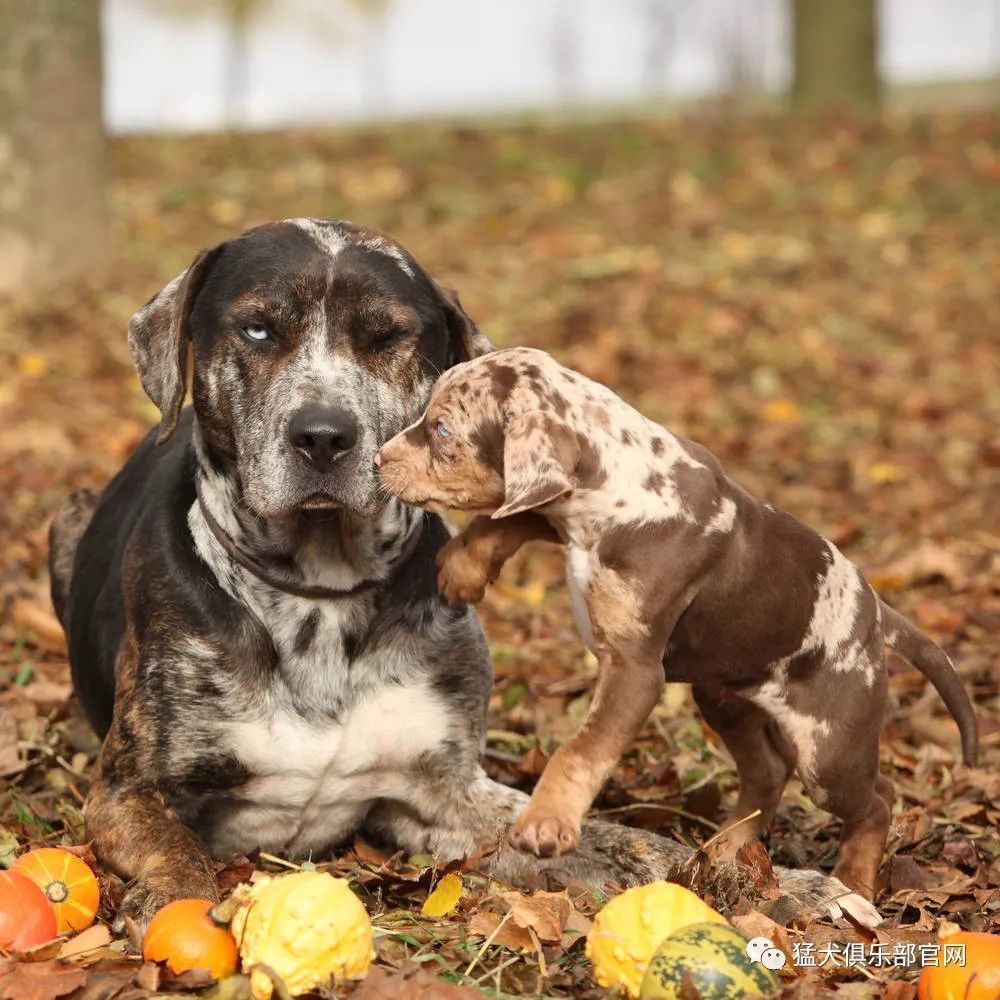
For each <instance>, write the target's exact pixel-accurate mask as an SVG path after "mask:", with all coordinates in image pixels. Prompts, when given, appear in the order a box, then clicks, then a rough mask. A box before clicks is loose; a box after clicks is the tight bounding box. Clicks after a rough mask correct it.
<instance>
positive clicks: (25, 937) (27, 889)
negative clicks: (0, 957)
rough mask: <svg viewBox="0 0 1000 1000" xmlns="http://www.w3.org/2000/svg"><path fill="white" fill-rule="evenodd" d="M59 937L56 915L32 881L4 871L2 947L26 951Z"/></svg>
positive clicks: (1, 881)
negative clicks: (57, 934)
mask: <svg viewBox="0 0 1000 1000" xmlns="http://www.w3.org/2000/svg"><path fill="white" fill-rule="evenodd" d="M55 936H56V915H55V913H53V912H52V907H51V906H49V901H48V900H47V899H46V898H45V893H44V892H42V890H41V889H39V888H38V886H37V885H35V883H34V882H32V881H31V879H29V878H25V877H24V876H23V875H18V873H17V872H13V871H8V872H5V871H0V948H9V949H11V950H12V951H24V950H25V949H27V948H34V947H35V945H36V944H44V943H45V942H46V941H51V940H52V939H53V938H54V937H55Z"/></svg>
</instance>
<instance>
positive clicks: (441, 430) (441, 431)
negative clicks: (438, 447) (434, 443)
mask: <svg viewBox="0 0 1000 1000" xmlns="http://www.w3.org/2000/svg"><path fill="white" fill-rule="evenodd" d="M434 429H435V430H436V431H437V433H438V437H443V438H447V437H451V431H450V430H448V428H447V427H445V425H444V422H443V421H441V420H439V421H438V422H437V425H436V426H435V428H434Z"/></svg>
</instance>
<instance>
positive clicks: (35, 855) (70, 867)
mask: <svg viewBox="0 0 1000 1000" xmlns="http://www.w3.org/2000/svg"><path fill="white" fill-rule="evenodd" d="M11 870H12V871H15V872H17V873H18V874H20V875H24V876H25V877H26V878H30V879H31V881H32V882H34V883H35V885H37V886H38V888H39V889H41V890H42V892H44V893H45V898H46V899H48V901H49V902H50V903H51V904H52V909H53V911H54V912H55V915H56V926H57V927H58V929H59V933H60V934H62V933H63V931H82V930H83V929H84V928H86V927H89V926H90V925H91V924H92V923H93V922H94V917H95V916H96V914H97V907H98V906H99V905H100V902H101V889H100V886H99V885H98V884H97V879H96V878H95V877H94V873H93V872H92V871H91V870H90V868H89V866H88V865H87V863H86V862H85V861H81V860H80V858H78V857H77V856H76V855H75V854H70V852H69V851H64V850H62V848H60V847H40V848H38V850H36V851H28V853H27V854H22V855H21V856H20V857H19V858H18V859H17V861H15V862H14V864H13V866H12V868H11Z"/></svg>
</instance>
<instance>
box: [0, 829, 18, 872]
mask: <svg viewBox="0 0 1000 1000" xmlns="http://www.w3.org/2000/svg"><path fill="white" fill-rule="evenodd" d="M19 850H20V847H19V845H18V843H17V837H15V836H14V834H12V833H11V832H10V830H8V829H7V828H6V827H3V826H0V868H10V866H11V865H12V864H13V863H14V862H15V860H16V859H17V854H18V851H19Z"/></svg>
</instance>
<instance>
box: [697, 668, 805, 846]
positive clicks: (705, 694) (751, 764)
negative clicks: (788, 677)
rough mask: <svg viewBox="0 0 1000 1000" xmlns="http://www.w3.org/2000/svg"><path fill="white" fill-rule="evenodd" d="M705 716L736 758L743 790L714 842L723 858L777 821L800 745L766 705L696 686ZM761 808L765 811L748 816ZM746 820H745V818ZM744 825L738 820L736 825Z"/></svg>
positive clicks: (700, 707) (761, 833)
mask: <svg viewBox="0 0 1000 1000" xmlns="http://www.w3.org/2000/svg"><path fill="white" fill-rule="evenodd" d="M692 693H693V694H694V700H695V702H696V703H697V705H698V708H699V710H700V711H701V714H702V717H703V718H704V720H705V721H706V722H707V723H708V724H709V725H710V726H711V727H712V729H714V730H715V732H716V733H718V734H719V737H720V738H721V739H722V742H723V743H724V744H725V746H726V749H727V750H728V751H729V753H730V755H731V756H732V758H733V760H734V762H735V763H736V772H737V774H738V775H739V782H740V790H739V795H738V796H737V799H736V806H735V808H734V809H733V811H732V812H731V813H730V814H729V816H728V818H727V819H726V821H725V823H723V827H724V828H726V827H732V829H731V830H730V831H729V832H728V833H725V834H724V835H723V836H722V837H721V838H720V839H719V840H718V841H716V842H715V844H714V845H713V846H714V848H715V850H714V853H715V855H716V856H718V857H732V856H734V855H735V854H736V851H737V850H738V849H739V848H740V847H742V846H743V845H744V844H745V843H747V842H748V841H751V840H755V839H757V838H758V837H760V836H762V835H763V834H764V833H765V831H766V830H767V829H768V827H769V826H770V825H771V820H772V819H773V818H774V811H775V809H776V808H777V806H778V803H779V802H780V801H781V793H782V792H783V791H784V788H785V785H786V784H787V782H788V778H789V776H790V775H791V773H792V771H793V770H794V769H795V748H794V747H793V746H792V744H791V743H790V742H789V741H788V740H787V739H786V738H785V736H784V735H783V734H782V733H781V731H780V729H779V728H778V726H777V724H776V723H775V721H774V720H773V719H772V718H771V717H770V716H769V715H768V713H767V712H765V711H764V710H763V709H761V708H758V707H757V706H756V705H754V704H752V703H751V702H749V701H746V700H745V699H744V698H740V697H739V696H737V695H726V696H723V694H722V692H721V691H720V690H718V689H711V690H710V689H708V688H705V687H701V686H699V685H694V686H693V687H692ZM757 810H759V811H760V815H759V816H756V817H754V818H753V819H747V817H748V816H752V815H753V814H754V813H755V812H756V811H757ZM741 820H746V821H745V822H740V821H741ZM734 824H738V825H734Z"/></svg>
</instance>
